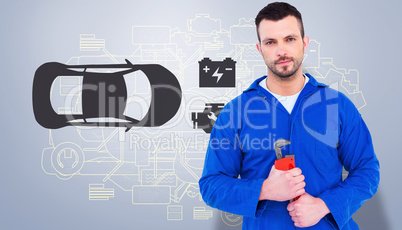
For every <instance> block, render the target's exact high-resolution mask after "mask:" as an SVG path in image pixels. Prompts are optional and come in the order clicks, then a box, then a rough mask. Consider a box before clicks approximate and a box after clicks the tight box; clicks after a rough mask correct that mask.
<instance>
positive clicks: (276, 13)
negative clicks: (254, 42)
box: [255, 2, 304, 42]
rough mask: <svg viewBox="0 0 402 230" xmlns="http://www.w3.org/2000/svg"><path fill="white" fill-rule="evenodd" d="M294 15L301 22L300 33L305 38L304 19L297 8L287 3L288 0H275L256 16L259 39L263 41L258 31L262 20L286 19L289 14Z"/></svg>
mask: <svg viewBox="0 0 402 230" xmlns="http://www.w3.org/2000/svg"><path fill="white" fill-rule="evenodd" d="M289 15H290V16H294V17H295V18H296V19H297V21H298V22H299V23H300V34H301V37H302V38H304V27H303V20H302V16H301V14H300V12H299V11H298V10H297V9H296V7H294V6H292V5H290V4H288V3H286V2H273V3H270V4H268V5H267V6H266V7H264V8H263V9H262V10H261V11H260V12H259V13H258V14H257V17H256V18H255V25H256V26H257V36H258V40H259V41H260V42H261V39H260V34H259V32H258V27H259V26H260V23H261V21H262V20H264V19H266V20H271V21H279V20H282V19H284V18H285V17H287V16H289Z"/></svg>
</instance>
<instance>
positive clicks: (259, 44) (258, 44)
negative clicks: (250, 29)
mask: <svg viewBox="0 0 402 230" xmlns="http://www.w3.org/2000/svg"><path fill="white" fill-rule="evenodd" d="M256 46H257V50H258V52H260V54H261V55H262V51H261V43H257V44H256Z"/></svg>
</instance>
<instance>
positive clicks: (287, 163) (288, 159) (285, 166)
mask: <svg viewBox="0 0 402 230" xmlns="http://www.w3.org/2000/svg"><path fill="white" fill-rule="evenodd" d="M288 144H290V141H289V140H286V139H279V140H277V141H275V143H274V149H275V154H276V159H277V160H275V168H276V169H278V170H282V171H287V170H290V169H293V168H295V167H296V164H295V155H294V154H288V155H285V157H283V155H282V149H281V147H282V146H284V145H288ZM299 197H300V196H298V197H296V198H295V200H297V199H299Z"/></svg>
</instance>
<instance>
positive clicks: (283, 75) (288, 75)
mask: <svg viewBox="0 0 402 230" xmlns="http://www.w3.org/2000/svg"><path fill="white" fill-rule="evenodd" d="M281 61H291V63H293V68H292V66H284V67H280V68H282V71H280V70H278V69H277V68H276V67H275V65H276V64H277V63H279V62H281ZM301 64H302V60H297V59H295V58H292V57H281V58H280V59H278V60H275V61H274V62H271V63H269V64H267V67H268V69H269V70H270V71H271V72H272V73H274V74H275V75H276V76H278V77H279V79H281V80H283V81H289V80H291V79H293V77H292V76H294V74H295V73H296V72H297V70H299V68H300V66H301ZM290 68H292V69H290Z"/></svg>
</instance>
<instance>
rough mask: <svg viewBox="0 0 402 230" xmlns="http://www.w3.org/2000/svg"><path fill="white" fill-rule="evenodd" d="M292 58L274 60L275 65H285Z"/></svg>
mask: <svg viewBox="0 0 402 230" xmlns="http://www.w3.org/2000/svg"><path fill="white" fill-rule="evenodd" d="M291 61H292V60H290V59H286V60H279V61H277V62H276V64H277V65H287V64H289V63H290V62H291Z"/></svg>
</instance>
